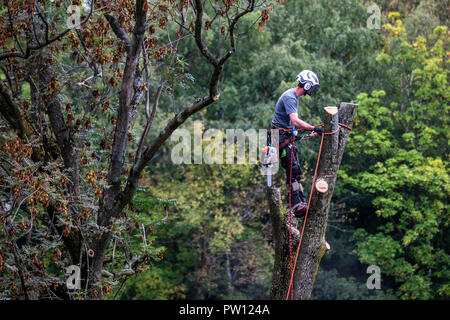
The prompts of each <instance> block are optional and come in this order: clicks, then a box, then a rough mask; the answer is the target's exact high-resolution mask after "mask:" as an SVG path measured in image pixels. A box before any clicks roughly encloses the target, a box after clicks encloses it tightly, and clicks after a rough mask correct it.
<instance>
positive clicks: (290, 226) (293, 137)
mask: <svg viewBox="0 0 450 320" xmlns="http://www.w3.org/2000/svg"><path fill="white" fill-rule="evenodd" d="M291 143H292V145H291V165H290V169H289V257H290V259H291V273H292V242H291V236H292V232H291V231H292V224H291V219H292V211H291V193H292V192H291V185H292V160H293V155H294V143H295V136H294V135H293V136H292V142H291ZM292 286H293V284H292ZM289 291H290V288H289ZM293 291H294V290H292V291H291V300H293V299H294V296H293ZM288 295H289V293H288Z"/></svg>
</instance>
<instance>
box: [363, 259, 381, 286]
mask: <svg viewBox="0 0 450 320" xmlns="http://www.w3.org/2000/svg"><path fill="white" fill-rule="evenodd" d="M366 272H367V273H368V274H370V276H369V278H367V282H366V285H367V289H369V290H373V289H378V290H379V289H381V270H380V267H379V266H377V265H370V266H368V267H367V271H366Z"/></svg>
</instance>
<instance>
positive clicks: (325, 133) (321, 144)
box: [286, 123, 352, 300]
mask: <svg viewBox="0 0 450 320" xmlns="http://www.w3.org/2000/svg"><path fill="white" fill-rule="evenodd" d="M317 126H323V123H321V124H319V125H317ZM339 127H343V128H345V129H347V130H352V129H351V128H350V127H349V126H347V125H345V124H342V123H338V128H337V129H336V130H335V131H332V132H324V133H323V134H322V138H321V141H320V148H319V153H318V156H317V161H316V168H315V170H314V177H313V182H312V186H311V191H310V192H309V200H308V206H307V207H306V213H305V218H304V220H303V226H302V232H301V233H300V240H299V243H298V247H297V253H296V255H295V261H294V266H292V242H291V234H292V233H291V229H292V225H291V216H292V211H291V185H290V183H291V180H292V154H293V150H294V145H293V144H294V141H295V135H294V136H293V138H292V148H291V167H290V170H291V171H290V172H291V174H290V181H289V256H290V260H291V279H290V281H289V289H288V292H287V294H286V300H288V299H289V294H290V296H291V300H293V299H294V294H293V291H294V288H293V286H294V285H293V280H294V271H295V267H296V265H297V260H298V254H299V252H300V247H301V245H302V239H303V232H304V230H305V225H306V219H307V218H308V212H309V205H310V203H311V196H312V193H313V188H314V184H315V182H316V177H317V169H318V168H319V160H320V155H321V153H322V146H323V139H324V137H325V135H330V134H335V133H337V132H338V131H339ZM315 135H317V134H315ZM315 135H314V134H313V135H309V136H315Z"/></svg>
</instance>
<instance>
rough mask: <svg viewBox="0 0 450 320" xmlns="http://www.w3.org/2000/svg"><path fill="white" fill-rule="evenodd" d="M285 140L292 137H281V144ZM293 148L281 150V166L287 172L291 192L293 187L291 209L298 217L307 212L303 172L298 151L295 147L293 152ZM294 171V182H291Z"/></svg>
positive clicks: (287, 185) (288, 145) (287, 146)
mask: <svg viewBox="0 0 450 320" xmlns="http://www.w3.org/2000/svg"><path fill="white" fill-rule="evenodd" d="M285 139H290V137H287V138H286V137H285V136H280V144H282V143H283V141H284V140H285ZM292 147H294V146H292V145H291V146H290V143H289V144H287V145H286V146H285V147H283V149H282V150H280V159H281V166H282V167H283V168H284V169H285V170H286V188H287V190H288V192H289V184H290V185H291V190H290V191H291V209H292V211H293V212H294V214H295V215H296V216H299V217H300V216H301V215H303V214H304V213H305V212H306V199H305V196H304V194H303V187H302V184H301V182H300V179H301V175H302V171H301V168H300V164H299V161H298V155H297V154H298V150H297V148H296V147H294V151H293V152H292V149H291V148H292ZM291 156H292V170H291ZM291 171H292V180H291V178H290V177H291Z"/></svg>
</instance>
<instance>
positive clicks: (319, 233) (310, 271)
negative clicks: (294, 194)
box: [267, 102, 358, 300]
mask: <svg viewBox="0 0 450 320" xmlns="http://www.w3.org/2000/svg"><path fill="white" fill-rule="evenodd" d="M357 107H358V105H356V104H351V103H346V102H342V103H341V105H340V108H339V110H337V108H336V107H326V108H324V109H325V111H326V112H325V113H324V116H323V123H324V129H325V132H334V131H336V130H337V132H336V133H335V134H328V135H326V136H325V137H324V141H323V146H322V154H321V157H320V160H319V165H318V169H317V182H319V181H320V183H319V184H317V183H316V184H315V185H314V186H313V187H312V190H311V191H310V192H312V195H311V203H310V207H309V211H308V217H307V222H306V225H305V229H304V233H303V239H302V243H301V247H300V251H299V254H298V259H297V263H296V267H295V271H294V279H293V297H294V299H296V300H306V299H309V298H310V296H311V292H312V289H313V286H314V282H315V279H316V275H317V271H318V269H319V264H320V261H321V260H322V257H323V255H324V254H325V253H326V252H327V251H328V250H330V245H329V244H328V243H327V242H326V241H325V232H326V228H327V220H328V212H329V208H330V202H331V197H332V196H333V191H334V186H335V183H336V177H337V173H338V170H339V166H340V164H341V160H342V155H343V153H344V149H345V144H346V142H347V139H348V136H349V134H350V132H349V130H348V129H346V128H343V127H340V126H339V123H342V124H344V125H346V126H350V127H351V125H352V122H353V120H354V118H355V116H356V111H357ZM267 198H268V201H269V209H270V214H271V218H272V232H273V239H274V241H275V262H274V270H273V278H272V286H271V289H270V298H271V299H285V298H286V295H287V293H288V290H289V284H290V280H291V260H290V254H289V214H288V212H286V213H285V214H283V213H282V208H283V207H282V204H281V195H280V190H279V189H278V188H276V187H275V186H272V187H270V188H268V189H267ZM294 219H295V218H294ZM302 223H303V222H302V221H300V222H299V225H298V229H297V228H295V224H292V230H291V243H292V255H293V261H292V263H293V265H294V264H295V257H296V252H297V248H298V244H299V240H300V232H301V229H302Z"/></svg>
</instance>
